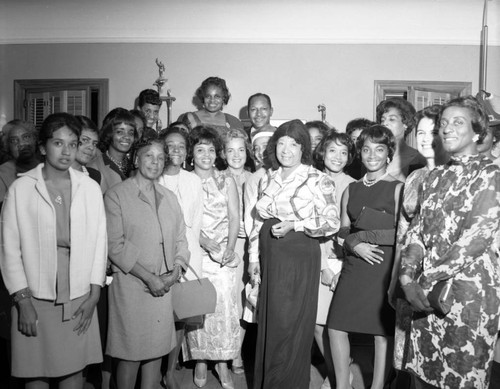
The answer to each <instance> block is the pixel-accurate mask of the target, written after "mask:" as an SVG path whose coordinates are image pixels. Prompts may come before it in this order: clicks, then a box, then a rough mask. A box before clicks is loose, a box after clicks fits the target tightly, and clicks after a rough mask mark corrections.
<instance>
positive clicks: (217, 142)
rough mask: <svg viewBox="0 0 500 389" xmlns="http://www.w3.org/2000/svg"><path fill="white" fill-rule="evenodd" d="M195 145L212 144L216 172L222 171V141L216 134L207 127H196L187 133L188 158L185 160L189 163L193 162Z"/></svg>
mask: <svg viewBox="0 0 500 389" xmlns="http://www.w3.org/2000/svg"><path fill="white" fill-rule="evenodd" d="M197 144H206V145H209V144H212V145H214V147H215V155H216V157H215V167H216V168H217V169H218V170H223V169H224V160H223V159H222V156H221V154H222V140H221V138H220V136H219V134H218V133H217V131H216V130H214V129H213V128H211V127H207V126H203V125H201V126H196V127H195V128H193V129H192V130H191V132H190V133H189V149H188V156H187V158H186V159H188V160H189V163H191V162H192V161H193V150H194V148H195V146H196V145H197Z"/></svg>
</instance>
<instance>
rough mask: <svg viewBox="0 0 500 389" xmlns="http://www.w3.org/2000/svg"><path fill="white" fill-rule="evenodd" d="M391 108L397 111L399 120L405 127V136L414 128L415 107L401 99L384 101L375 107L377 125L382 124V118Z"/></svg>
mask: <svg viewBox="0 0 500 389" xmlns="http://www.w3.org/2000/svg"><path fill="white" fill-rule="evenodd" d="M391 108H395V109H397V110H398V111H399V114H400V115H401V120H402V122H403V124H404V125H406V130H405V136H407V135H408V134H409V133H410V132H412V130H413V129H414V128H415V120H414V117H415V113H416V111H415V107H413V105H412V104H411V103H410V102H409V101H407V100H405V99H403V98H402V97H394V98H392V99H389V100H384V101H382V102H381V103H380V104H379V105H378V106H377V123H378V124H381V123H382V116H383V115H384V113H386V112H387V111H389V109H391Z"/></svg>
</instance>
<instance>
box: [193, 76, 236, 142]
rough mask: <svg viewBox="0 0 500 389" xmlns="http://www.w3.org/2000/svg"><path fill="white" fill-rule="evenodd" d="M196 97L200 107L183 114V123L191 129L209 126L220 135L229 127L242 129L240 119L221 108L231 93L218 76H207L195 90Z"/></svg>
mask: <svg viewBox="0 0 500 389" xmlns="http://www.w3.org/2000/svg"><path fill="white" fill-rule="evenodd" d="M195 97H196V99H197V100H198V102H199V103H200V104H201V109H200V110H198V111H196V112H188V113H186V114H184V115H183V121H184V123H185V124H186V125H187V126H188V127H189V128H190V129H191V130H192V129H193V128H194V127H196V126H200V125H204V126H209V127H210V128H213V129H215V130H216V131H217V133H218V134H219V136H222V135H223V134H224V133H225V132H227V131H228V130H229V129H239V130H243V124H242V123H241V121H240V120H239V119H238V118H236V117H234V116H232V115H229V114H227V113H223V112H222V109H223V108H224V106H225V105H226V104H227V103H228V102H229V98H230V97H231V94H230V93H229V89H228V88H227V85H226V81H225V80H224V79H222V78H219V77H209V78H207V79H206V80H205V81H203V82H202V83H201V85H200V87H199V88H198V89H197V90H196V96H195Z"/></svg>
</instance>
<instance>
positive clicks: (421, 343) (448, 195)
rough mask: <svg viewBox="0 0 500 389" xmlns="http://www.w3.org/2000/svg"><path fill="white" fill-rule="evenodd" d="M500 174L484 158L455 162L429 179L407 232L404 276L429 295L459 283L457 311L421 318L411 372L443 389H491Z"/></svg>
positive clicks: (499, 285) (499, 282)
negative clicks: (446, 282) (440, 286)
mask: <svg viewBox="0 0 500 389" xmlns="http://www.w3.org/2000/svg"><path fill="white" fill-rule="evenodd" d="M499 220H500V170H499V168H498V166H496V165H495V164H494V163H493V162H492V161H491V160H489V159H487V158H486V157H483V156H478V155H475V156H462V157H452V160H451V161H450V162H449V163H448V164H446V165H444V166H439V167H437V168H436V169H434V170H433V171H432V172H430V173H429V176H428V178H427V179H426V180H425V181H424V183H423V186H422V196H421V201H420V213H419V214H418V215H417V216H416V217H415V219H414V221H413V222H412V224H411V226H410V229H409V230H408V234H407V239H406V243H405V246H404V247H403V253H402V258H401V270H400V275H401V274H403V275H407V276H409V277H410V278H411V279H413V280H415V281H417V282H418V283H419V284H420V285H421V287H422V289H423V290H424V293H428V292H429V291H430V290H431V289H432V288H433V287H434V285H436V283H437V282H439V281H444V280H447V279H450V278H453V283H452V291H453V293H454V302H453V305H452V307H451V311H450V313H448V314H447V315H446V316H439V315H437V314H434V313H418V314H417V313H415V314H414V315H413V320H412V323H411V338H410V344H409V352H408V361H407V362H406V365H405V366H404V367H405V369H406V370H407V371H409V372H410V373H413V374H414V375H416V376H417V377H418V378H420V379H421V380H423V381H424V382H427V383H428V384H431V385H434V386H438V387H440V388H487V387H488V380H489V370H490V367H491V363H492V358H493V349H494V344H495V341H496V339H497V334H498V329H499V315H500V311H499V307H500V276H499V265H498V262H497V258H496V256H495V253H494V251H493V249H492V243H493V241H494V238H495V236H496V233H497V231H498V227H499Z"/></svg>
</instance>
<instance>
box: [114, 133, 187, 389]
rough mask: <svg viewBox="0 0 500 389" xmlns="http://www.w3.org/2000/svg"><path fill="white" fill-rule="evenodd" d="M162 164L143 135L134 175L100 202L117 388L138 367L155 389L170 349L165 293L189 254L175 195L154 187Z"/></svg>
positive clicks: (131, 380)
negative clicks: (105, 234) (103, 206)
mask: <svg viewBox="0 0 500 389" xmlns="http://www.w3.org/2000/svg"><path fill="white" fill-rule="evenodd" d="M155 136H156V134H155ZM165 159H166V152H165V146H164V143H163V141H162V140H159V139H157V138H142V139H141V140H140V141H139V142H138V144H137V145H136V147H135V150H134V164H135V166H136V168H137V172H136V174H135V175H134V177H131V178H129V179H127V180H125V181H124V182H122V183H120V184H117V185H115V186H114V187H113V188H111V189H110V190H108V191H107V192H106V194H105V198H104V201H105V204H106V216H107V220H108V224H107V226H108V236H109V240H108V246H109V254H108V255H109V258H110V260H111V262H112V270H113V282H112V283H111V285H110V287H109V328H108V342H107V345H106V351H107V354H108V355H110V356H111V357H114V358H117V359H118V366H117V373H116V383H117V387H119V388H125V389H126V388H134V386H135V382H136V378H137V373H138V371H139V368H141V387H143V388H152V387H155V385H157V381H158V378H159V376H160V365H161V357H162V356H164V355H165V354H168V353H169V352H170V351H171V350H172V349H173V348H174V347H175V345H176V336H175V324H174V314H173V308H172V294H171V293H168V291H169V289H170V287H171V286H172V285H173V284H174V283H175V282H176V281H178V279H179V278H180V276H181V272H182V268H184V267H186V263H187V262H188V261H189V251H188V243H187V239H186V225H185V222H184V217H183V215H182V211H181V208H180V206H179V203H178V201H177V198H176V197H175V195H174V194H173V193H172V192H171V191H169V190H167V189H165V188H164V187H162V186H161V185H159V184H158V183H157V182H156V180H157V179H158V178H159V176H160V175H161V174H162V172H163V167H164V164H165ZM158 242H160V244H158Z"/></svg>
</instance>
